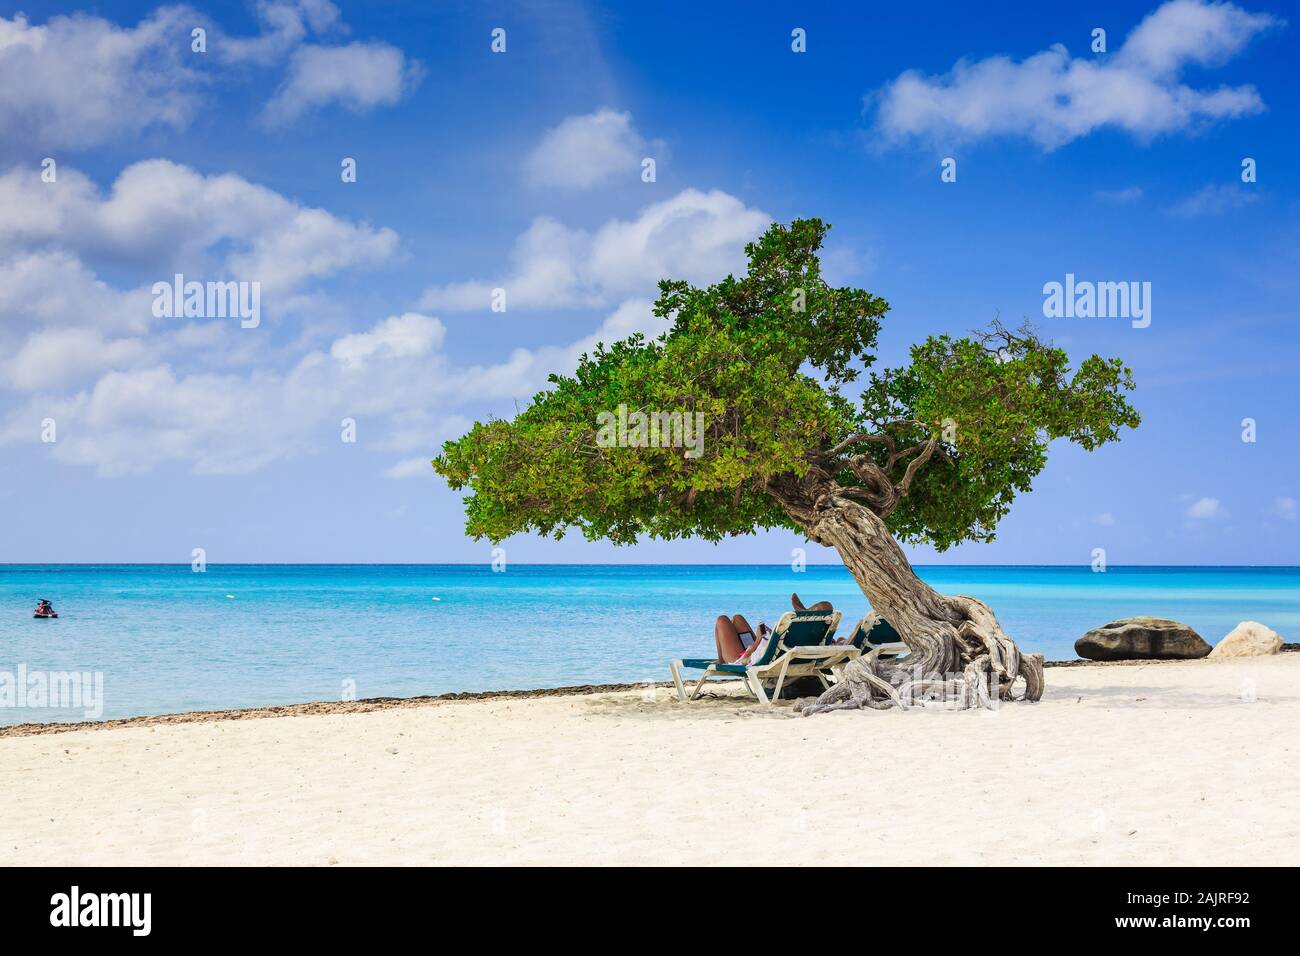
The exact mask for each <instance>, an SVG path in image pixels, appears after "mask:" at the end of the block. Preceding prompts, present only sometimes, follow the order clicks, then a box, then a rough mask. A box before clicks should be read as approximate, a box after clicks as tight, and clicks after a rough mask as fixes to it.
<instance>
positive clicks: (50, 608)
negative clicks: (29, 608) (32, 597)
mask: <svg viewBox="0 0 1300 956" xmlns="http://www.w3.org/2000/svg"><path fill="white" fill-rule="evenodd" d="M36 613H37V614H53V613H54V605H53V604H51V603H50V602H49V601H47V600H45V598H41V600H40V603H39V604H37V605H36Z"/></svg>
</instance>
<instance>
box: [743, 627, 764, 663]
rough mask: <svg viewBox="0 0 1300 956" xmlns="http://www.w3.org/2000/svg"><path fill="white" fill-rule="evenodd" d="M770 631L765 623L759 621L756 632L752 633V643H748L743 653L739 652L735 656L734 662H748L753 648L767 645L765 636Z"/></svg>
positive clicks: (752, 654) (752, 653)
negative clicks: (738, 654)
mask: <svg viewBox="0 0 1300 956" xmlns="http://www.w3.org/2000/svg"><path fill="white" fill-rule="evenodd" d="M770 633H771V631H769V630H768V627H767V625H766V624H764V623H763V622H762V621H759V622H758V633H757V634H756V635H754V643H753V644H750V645H749V647H747V648H745V653H743V654H741V655H740V656H739V657H738V658H736V663H737V664H748V663H749V659H750V658H751V657H753V656H754V650H755V649H756V648H765V647H767V636H768V634H770Z"/></svg>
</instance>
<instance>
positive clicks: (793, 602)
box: [790, 594, 835, 611]
mask: <svg viewBox="0 0 1300 956" xmlns="http://www.w3.org/2000/svg"><path fill="white" fill-rule="evenodd" d="M790 606H791V607H792V608H794V609H795V610H796V611H833V610H835V607H834V606H833V605H832V604H831V602H830V601H818V602H817V603H816V604H814V605H813V606H812V607H804V606H803V601H800V600H799V595H798V594H791V595H790Z"/></svg>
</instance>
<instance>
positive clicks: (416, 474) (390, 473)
mask: <svg viewBox="0 0 1300 956" xmlns="http://www.w3.org/2000/svg"><path fill="white" fill-rule="evenodd" d="M431 460H432V459H430V458H418V457H417V458H403V459H402V460H401V461H399V462H398V463H397V464H395V465H393V466H392V467H391V468H388V469H385V471H384V477H385V478H432V477H433V476H434V475H435V474H436V473H435V472H434V470H433V465H432V464H430V462H431Z"/></svg>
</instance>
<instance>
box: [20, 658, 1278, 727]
mask: <svg viewBox="0 0 1300 956" xmlns="http://www.w3.org/2000/svg"><path fill="white" fill-rule="evenodd" d="M1279 653H1280V654H1287V653H1300V643H1296V644H1283V645H1282V649H1281V651H1279ZM1198 660H1204V658H1191V659H1187V660H1177V659H1158V658H1157V659H1148V660H1131V661H1088V660H1083V659H1082V658H1075V659H1074V660H1069V661H1044V662H1043V666H1044V667H1145V666H1147V665H1148V664H1161V665H1165V664H1189V663H1196V662H1197V661H1198ZM672 686H673V682H672V681H670V680H667V681H641V682H638V683H622V684H574V685H571V686H565V687H539V688H534V689H532V690H482V691H450V692H448V693H445V694H421V695H419V696H416V697H365V698H362V699H360V700H315V701H304V702H302V703H297V704H274V705H264V706H261V707H232V708H225V709H220V710H186V711H178V712H176V713H171V714H142V715H140V716H137V717H113V718H110V719H109V720H68V721H48V722H45V723H40V722H32V723H25V724H9V725H7V726H4V727H0V740H3V739H6V738H16V737H36V736H41V735H46V734H60V733H73V732H75V731H79V730H116V729H119V728H125V727H156V726H167V725H175V724H202V723H211V722H215V721H222V720H232V721H240V720H267V719H272V718H276V717H310V716H330V715H337V714H369V713H374V712H376V711H384V710H405V709H414V708H419V707H428V706H431V705H433V704H441V703H455V702H463V701H494V700H533V699H539V698H546V697H586V696H591V695H594V694H613V693H622V692H626V691H634V690H641V689H643V688H647V687H656V688H670V687H672Z"/></svg>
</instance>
